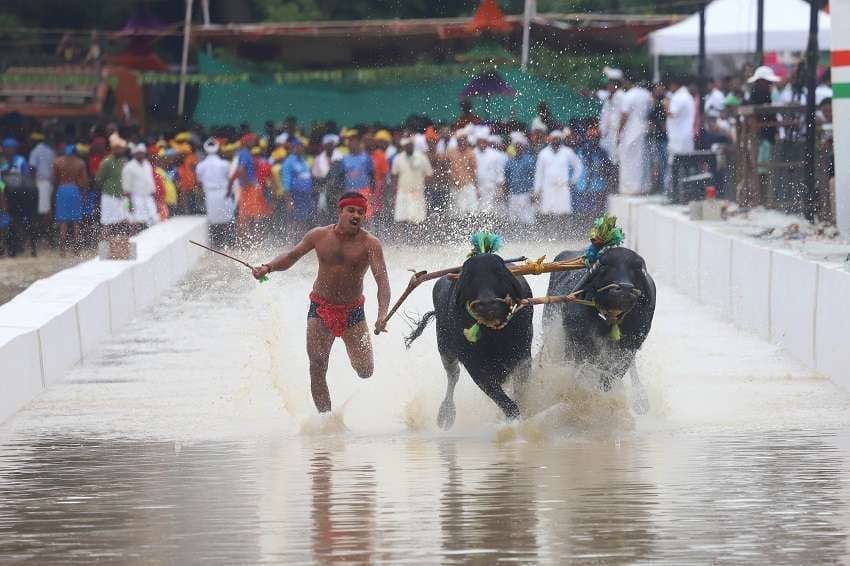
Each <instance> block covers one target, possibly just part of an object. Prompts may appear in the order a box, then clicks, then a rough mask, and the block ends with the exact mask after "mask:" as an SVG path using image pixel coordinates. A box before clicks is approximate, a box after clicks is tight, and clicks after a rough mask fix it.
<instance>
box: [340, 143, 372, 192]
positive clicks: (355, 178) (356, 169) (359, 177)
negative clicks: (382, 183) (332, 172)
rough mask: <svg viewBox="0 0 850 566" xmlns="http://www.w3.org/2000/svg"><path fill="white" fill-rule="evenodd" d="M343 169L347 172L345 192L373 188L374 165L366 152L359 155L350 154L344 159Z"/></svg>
mask: <svg viewBox="0 0 850 566" xmlns="http://www.w3.org/2000/svg"><path fill="white" fill-rule="evenodd" d="M342 169H343V171H345V190H346V191H362V190H364V189H366V190H369V189H371V188H372V175H373V173H374V165H373V164H372V157H371V156H370V155H369V154H368V153H366V152H365V151H364V152H361V153H358V154H357V155H351V154H350V153H349V154H348V155H346V156H345V157H343V158H342Z"/></svg>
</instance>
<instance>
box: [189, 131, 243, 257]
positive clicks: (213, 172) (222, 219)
mask: <svg viewBox="0 0 850 566" xmlns="http://www.w3.org/2000/svg"><path fill="white" fill-rule="evenodd" d="M218 151H219V145H218V142H217V141H215V139H213V138H210V139H208V140H207V141H205V142H204V152H205V153H206V154H207V156H206V157H205V158H204V160H203V161H201V162H200V163H198V166H197V167H196V168H195V175H196V176H197V178H198V182H199V183H200V184H201V188H202V189H203V191H204V199H205V201H206V206H207V222H208V223H209V230H210V242H212V244H213V245H214V246H216V247H221V246H224V245H227V244H230V243H231V242H232V238H231V236H232V235H233V227H234V223H233V218H234V214H235V212H236V202H235V201H234V199H232V198H228V196H227V180H228V175H229V174H230V163H228V162H227V161H225V160H224V159H222V158H221V157H220V156H219V154H218Z"/></svg>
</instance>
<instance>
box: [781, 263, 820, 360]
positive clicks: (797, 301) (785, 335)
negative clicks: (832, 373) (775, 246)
mask: <svg viewBox="0 0 850 566" xmlns="http://www.w3.org/2000/svg"><path fill="white" fill-rule="evenodd" d="M772 254H773V265H772V266H771V270H770V289H771V293H770V340H771V342H778V343H780V344H782V345H783V346H785V348H786V349H787V350H788V351H789V352H791V354H793V355H794V357H796V358H797V359H798V360H800V361H801V362H803V363H805V364H806V365H808V366H810V367H813V366H814V365H815V363H814V362H815V314H816V311H815V308H816V306H817V305H816V299H815V297H816V293H817V280H818V266H817V264H816V263H814V262H813V261H809V260H807V259H803V258H801V257H798V256H796V255H794V254H792V253H791V252H787V251H784V250H774V251H773V252H772Z"/></svg>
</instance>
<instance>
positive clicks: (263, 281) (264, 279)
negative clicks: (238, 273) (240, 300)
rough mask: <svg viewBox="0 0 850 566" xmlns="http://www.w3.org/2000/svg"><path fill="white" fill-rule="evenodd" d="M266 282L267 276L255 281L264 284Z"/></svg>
mask: <svg viewBox="0 0 850 566" xmlns="http://www.w3.org/2000/svg"><path fill="white" fill-rule="evenodd" d="M268 280H269V276H268V275H263V276H262V277H260V278H259V279H257V281H259V282H260V283H265V282H266V281H268Z"/></svg>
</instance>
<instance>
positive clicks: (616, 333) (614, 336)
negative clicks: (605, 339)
mask: <svg viewBox="0 0 850 566" xmlns="http://www.w3.org/2000/svg"><path fill="white" fill-rule="evenodd" d="M608 336H609V337H610V338H611V340H613V341H614V342H619V341H620V325H619V324H618V323H616V322H615V323H614V324H612V325H611V333H610V334H608Z"/></svg>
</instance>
